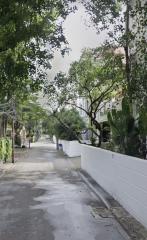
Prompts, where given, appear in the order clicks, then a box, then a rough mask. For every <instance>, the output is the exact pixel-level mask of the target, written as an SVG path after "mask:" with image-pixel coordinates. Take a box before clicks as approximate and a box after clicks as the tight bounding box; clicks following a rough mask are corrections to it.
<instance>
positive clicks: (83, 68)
mask: <svg viewBox="0 0 147 240" xmlns="http://www.w3.org/2000/svg"><path fill="white" fill-rule="evenodd" d="M122 58H123V56H122V55H121V54H117V53H115V50H114V49H107V48H97V49H86V50H85V51H84V52H83V54H82V56H81V58H80V60H79V61H78V62H74V63H73V64H72V65H71V68H70V70H69V74H68V76H66V75H65V74H63V73H59V74H58V75H57V77H56V78H55V80H54V82H53V83H52V82H51V83H50V84H49V86H48V91H49V93H50V92H52V95H49V97H50V98H52V97H53V99H55V101H56V102H57V104H56V105H57V106H58V107H59V106H63V105H70V106H73V107H76V108H77V109H80V110H82V111H84V112H85V114H86V115H87V117H88V118H89V120H90V129H91V130H92V132H93V133H94V134H95V135H96V136H97V137H98V138H99V143H98V146H100V145H101V140H102V129H101V124H100V123H99V122H98V120H97V112H98V111H99V110H100V108H101V104H102V103H103V102H106V101H109V100H110V99H111V97H112V96H113V95H115V92H116V91H118V89H121V90H122V88H121V86H120V84H122V81H123V67H124V66H123V62H122ZM49 93H48V94H49ZM78 98H84V99H86V100H87V101H88V106H87V108H84V107H83V106H80V105H79V104H78V102H77V99H78Z"/></svg>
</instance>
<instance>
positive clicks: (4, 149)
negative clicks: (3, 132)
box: [0, 138, 12, 162]
mask: <svg viewBox="0 0 147 240" xmlns="http://www.w3.org/2000/svg"><path fill="white" fill-rule="evenodd" d="M11 156H12V143H11V140H10V139H8V138H1V139H0V160H1V161H4V162H6V161H7V160H9V159H10V158H11Z"/></svg>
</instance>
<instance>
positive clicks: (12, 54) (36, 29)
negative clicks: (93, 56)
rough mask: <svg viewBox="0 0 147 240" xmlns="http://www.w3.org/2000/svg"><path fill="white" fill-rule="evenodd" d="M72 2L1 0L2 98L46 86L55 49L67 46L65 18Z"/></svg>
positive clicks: (0, 64) (0, 90)
mask: <svg viewBox="0 0 147 240" xmlns="http://www.w3.org/2000/svg"><path fill="white" fill-rule="evenodd" d="M72 1H73V0H71V1H67V0H63V1H62V0H54V1H53V0H39V1H36V0H30V1H26V0H21V1H18V0H8V1H4V0H1V1H0V16H1V18H0V83H1V89H0V98H1V99H4V97H6V96H7V97H8V98H10V97H11V96H12V95H15V96H19V97H25V96H27V95H28V94H29V93H30V92H34V91H38V90H40V88H41V87H42V86H43V84H44V82H45V81H46V71H45V69H47V68H50V64H49V60H50V59H51V58H52V56H53V48H61V50H63V49H62V46H63V45H64V47H65V44H66V40H65V37H64V35H63V30H62V20H63V19H65V17H66V16H67V14H68V13H69V12H70V7H69V2H72ZM58 19H60V20H61V21H58ZM64 47H63V48H64Z"/></svg>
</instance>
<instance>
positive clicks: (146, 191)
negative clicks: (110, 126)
mask: <svg viewBox="0 0 147 240" xmlns="http://www.w3.org/2000/svg"><path fill="white" fill-rule="evenodd" d="M81 151H82V153H81V166H82V169H84V170H85V171H86V172H87V173H89V175H91V177H92V178H93V179H95V181H96V182H97V183H99V184H100V185H101V186H102V187H103V188H104V189H105V190H106V191H107V192H108V193H110V194H111V195H112V196H113V197H114V198H115V199H116V200H117V201H118V202H120V204H121V205H122V206H124V208H126V209H127V210H128V212H130V213H131V214H132V215H133V216H134V217H135V218H136V219H137V220H138V221H140V222H141V223H142V224H143V225H144V226H145V227H147V161H146V160H142V159H138V158H134V157H130V156H127V155H123V154H118V153H114V152H111V151H107V150H103V149H100V148H95V147H91V146H86V145H82V146H81Z"/></svg>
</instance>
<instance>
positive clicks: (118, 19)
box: [83, 0, 147, 103]
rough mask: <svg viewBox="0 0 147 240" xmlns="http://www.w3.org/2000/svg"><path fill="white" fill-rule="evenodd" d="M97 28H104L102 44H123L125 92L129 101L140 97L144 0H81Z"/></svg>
mask: <svg viewBox="0 0 147 240" xmlns="http://www.w3.org/2000/svg"><path fill="white" fill-rule="evenodd" d="M83 4H84V5H85V7H86V9H87V11H88V12H89V13H90V14H91V18H92V20H93V22H94V24H95V26H96V27H97V29H98V31H99V32H101V31H102V30H106V31H107V33H108V36H109V39H107V41H106V43H105V44H106V45H109V46H117V47H123V48H124V52H125V65H126V67H125V80H126V84H127V89H126V90H127V91H126V94H127V95H128V97H129V100H130V103H132V101H133V100H134V99H135V98H138V99H139V100H140V101H143V98H144V96H146V93H147V84H146V75H147V71H146V56H147V54H146V44H147V42H146V40H147V39H146V27H145V26H146V13H147V8H146V7H147V5H146V4H145V1H144V0H135V1H129V0H117V1H113V0H98V1H97V0H91V1H83Z"/></svg>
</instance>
